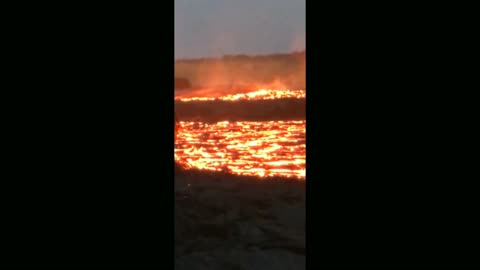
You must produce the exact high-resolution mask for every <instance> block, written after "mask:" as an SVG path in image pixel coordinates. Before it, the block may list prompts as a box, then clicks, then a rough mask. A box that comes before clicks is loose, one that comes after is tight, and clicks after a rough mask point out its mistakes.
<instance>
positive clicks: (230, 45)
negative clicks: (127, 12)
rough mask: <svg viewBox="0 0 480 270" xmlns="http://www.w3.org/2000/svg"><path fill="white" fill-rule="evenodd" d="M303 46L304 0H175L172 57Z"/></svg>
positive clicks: (274, 49) (250, 52)
mask: <svg viewBox="0 0 480 270" xmlns="http://www.w3.org/2000/svg"><path fill="white" fill-rule="evenodd" d="M303 49H305V0H175V59H180V58H198V57H209V56H221V55H224V54H269V53H278V52H290V51H294V50H303Z"/></svg>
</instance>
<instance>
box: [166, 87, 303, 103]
mask: <svg viewBox="0 0 480 270" xmlns="http://www.w3.org/2000/svg"><path fill="white" fill-rule="evenodd" d="M280 98H298V99H301V98H305V91H303V90H272V89H259V90H257V91H253V92H248V93H241V94H230V95H226V96H218V97H183V98H182V97H176V98H175V100H177V101H183V102H188V101H213V100H223V101H237V100H266V99H280Z"/></svg>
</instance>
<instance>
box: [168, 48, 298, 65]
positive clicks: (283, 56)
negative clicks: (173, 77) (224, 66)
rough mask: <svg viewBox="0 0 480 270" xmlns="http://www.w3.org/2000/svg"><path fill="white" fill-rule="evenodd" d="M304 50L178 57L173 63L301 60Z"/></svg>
mask: <svg viewBox="0 0 480 270" xmlns="http://www.w3.org/2000/svg"><path fill="white" fill-rule="evenodd" d="M305 55H306V54H305V51H300V52H292V53H277V54H266V55H246V54H227V55H224V56H222V57H208V58H194V59H179V60H177V61H175V64H181V63H202V62H216V61H223V62H225V61H246V60H247V61H255V60H257V61H265V60H290V61H295V60H303V59H305Z"/></svg>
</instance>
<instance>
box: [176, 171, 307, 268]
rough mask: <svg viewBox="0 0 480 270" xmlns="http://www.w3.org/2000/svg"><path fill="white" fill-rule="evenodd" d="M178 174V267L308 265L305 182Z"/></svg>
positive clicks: (220, 174) (291, 266)
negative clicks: (306, 254)
mask: <svg viewBox="0 0 480 270" xmlns="http://www.w3.org/2000/svg"><path fill="white" fill-rule="evenodd" d="M175 173H176V175H175V269H177V270H195V269H213V270H215V269H223V270H228V269H237V270H240V269H249V270H254V269H279V270H282V269H305V181H302V180H293V179H285V178H270V179H259V178H256V177H247V176H237V175H232V174H228V173H219V172H204V171H198V170H187V169H184V168H182V167H180V166H177V165H176V168H175Z"/></svg>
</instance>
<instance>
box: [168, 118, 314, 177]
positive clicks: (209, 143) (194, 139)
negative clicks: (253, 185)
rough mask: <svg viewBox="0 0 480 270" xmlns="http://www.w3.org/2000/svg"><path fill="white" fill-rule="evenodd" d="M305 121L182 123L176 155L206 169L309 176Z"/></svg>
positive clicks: (253, 173) (264, 174) (257, 174)
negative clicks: (306, 171) (306, 162)
mask: <svg viewBox="0 0 480 270" xmlns="http://www.w3.org/2000/svg"><path fill="white" fill-rule="evenodd" d="M305 122H306V121H270V122H232V123H229V122H218V123H216V124H207V123H200V122H181V125H182V129H181V131H180V132H179V134H178V138H177V140H178V141H177V146H176V149H175V158H176V160H178V161H180V162H187V163H188V164H190V165H192V166H194V167H197V168H200V169H206V170H214V171H221V170H229V171H231V172H233V173H238V174H245V175H256V176H262V177H263V176H288V177H299V178H302V179H305Z"/></svg>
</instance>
